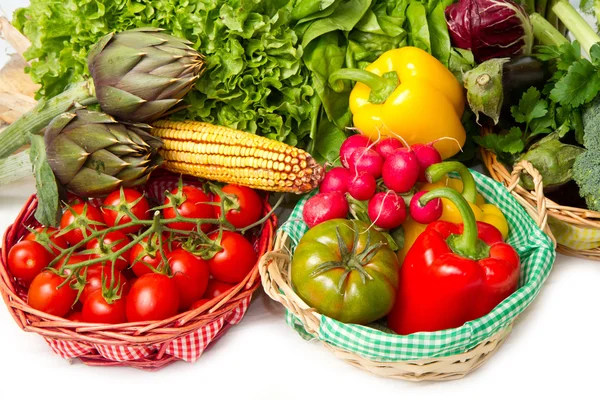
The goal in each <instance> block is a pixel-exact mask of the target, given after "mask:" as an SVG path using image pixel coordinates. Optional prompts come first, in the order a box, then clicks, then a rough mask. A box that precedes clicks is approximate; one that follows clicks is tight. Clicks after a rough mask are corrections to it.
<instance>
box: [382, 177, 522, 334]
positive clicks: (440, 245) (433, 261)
mask: <svg viewBox="0 0 600 400" xmlns="http://www.w3.org/2000/svg"><path fill="white" fill-rule="evenodd" d="M438 197H443V198H447V199H448V200H450V201H452V202H453V203H454V204H455V205H456V207H457V208H458V210H459V211H460V213H461V217H462V219H463V224H453V223H450V222H446V221H436V222H433V223H431V224H429V225H428V226H427V228H426V230H425V231H424V232H423V233H422V234H421V235H420V236H419V237H418V238H417V240H416V241H415V243H414V244H413V246H412V247H411V249H410V250H409V251H408V254H407V255H406V258H405V259H404V263H403V265H402V268H400V286H399V289H398V292H397V295H396V302H395V304H394V308H393V309H392V311H391V312H390V314H388V326H389V327H390V328H391V329H392V330H394V331H395V332H396V333H398V334H401V335H408V334H411V333H415V332H431V331H437V330H442V329H450V328H456V327H459V326H461V325H463V324H464V323H465V322H467V321H470V320H473V319H476V318H479V317H482V316H484V315H486V314H487V313H489V312H490V311H491V310H492V309H493V308H494V307H496V306H497V305H498V304H499V303H500V302H501V301H502V300H504V299H505V298H506V297H508V296H509V295H510V294H511V293H513V292H514V291H515V290H516V289H517V286H518V283H519V273H520V261H519V255H518V254H517V252H516V251H515V250H514V249H513V248H512V247H511V246H510V245H508V244H506V243H504V242H502V234H501V233H500V232H499V231H498V229H497V228H495V227H494V226H492V225H489V224H486V223H483V222H479V223H477V222H476V221H475V216H474V214H473V211H472V210H471V208H470V207H469V205H468V203H467V201H466V200H465V199H464V198H463V197H462V196H461V195H460V194H459V193H458V192H457V191H455V190H453V189H450V188H440V189H434V190H432V191H430V192H428V193H426V194H425V195H423V196H422V197H421V198H420V199H419V200H420V202H421V204H422V205H425V204H427V202H428V201H430V200H433V199H435V198H438Z"/></svg>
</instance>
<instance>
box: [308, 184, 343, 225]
mask: <svg viewBox="0 0 600 400" xmlns="http://www.w3.org/2000/svg"><path fill="white" fill-rule="evenodd" d="M348 211H349V208H348V200H346V196H345V195H343V194H342V193H339V192H330V193H319V194H316V195H314V196H313V197H311V198H310V199H308V201H307V202H306V203H305V204H304V209H303V210H302V218H303V219H304V222H306V225H308V227H309V228H312V227H313V226H315V225H318V224H320V223H321V222H325V221H329V220H330V219H335V218H346V216H347V215H348Z"/></svg>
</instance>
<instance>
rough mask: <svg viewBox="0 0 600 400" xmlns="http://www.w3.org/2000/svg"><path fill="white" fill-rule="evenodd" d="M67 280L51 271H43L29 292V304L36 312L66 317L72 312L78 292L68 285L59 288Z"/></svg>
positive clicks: (32, 283) (33, 282)
mask: <svg viewBox="0 0 600 400" xmlns="http://www.w3.org/2000/svg"><path fill="white" fill-rule="evenodd" d="M63 282H65V278H63V277H61V276H58V275H56V274H54V273H52V272H50V271H42V272H40V273H39V274H38V276H36V277H35V279H34V280H33V281H32V282H31V286H29V291H28V292H27V304H29V305H30V306H31V307H33V308H35V309H36V310H39V311H42V312H45V313H48V314H51V315H55V316H57V317H64V316H65V315H67V313H68V312H69V311H71V305H72V304H73V303H74V302H75V298H76V297H77V292H76V291H75V290H73V289H72V288H71V286H69V284H68V283H66V284H64V285H63V286H62V287H60V288H58V286H60V285H61V284H62V283H63Z"/></svg>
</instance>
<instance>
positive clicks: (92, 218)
mask: <svg viewBox="0 0 600 400" xmlns="http://www.w3.org/2000/svg"><path fill="white" fill-rule="evenodd" d="M94 222H98V224H94ZM103 225H104V219H103V218H102V212H100V210H99V209H98V208H97V207H94V206H93V205H91V204H90V203H78V204H74V205H72V206H71V209H70V210H67V211H65V213H64V214H63V216H62V218H61V219H60V229H61V233H60V236H62V237H64V238H65V239H66V240H67V242H69V244H70V245H71V246H73V245H76V244H77V243H79V242H81V241H82V240H83V238H84V235H83V231H82V229H83V230H85V231H86V232H87V234H88V235H89V234H90V232H91V230H99V229H102V226H103ZM67 227H68V228H69V230H68V231H67V229H65V228H67ZM72 227H74V229H70V228H72Z"/></svg>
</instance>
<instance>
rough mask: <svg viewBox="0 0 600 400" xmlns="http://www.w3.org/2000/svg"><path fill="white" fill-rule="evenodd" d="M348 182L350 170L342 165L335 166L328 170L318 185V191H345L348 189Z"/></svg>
mask: <svg viewBox="0 0 600 400" xmlns="http://www.w3.org/2000/svg"><path fill="white" fill-rule="evenodd" d="M349 182H350V170H348V169H346V168H343V167H335V168H332V169H331V170H329V171H328V172H327V173H326V174H325V177H324V178H323V181H322V182H321V185H320V186H319V192H321V193H329V192H340V193H346V192H347V191H348V184H349Z"/></svg>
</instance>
